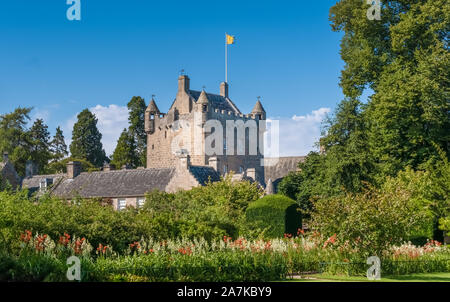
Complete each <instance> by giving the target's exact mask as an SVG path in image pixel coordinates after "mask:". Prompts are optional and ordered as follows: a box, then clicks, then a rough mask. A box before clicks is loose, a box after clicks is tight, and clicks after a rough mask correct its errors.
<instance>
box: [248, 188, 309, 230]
mask: <svg viewBox="0 0 450 302" xmlns="http://www.w3.org/2000/svg"><path fill="white" fill-rule="evenodd" d="M245 214H246V219H247V221H248V222H249V223H252V224H253V225H255V226H256V227H258V228H260V229H264V230H265V232H264V236H265V237H267V238H277V237H282V236H283V235H284V234H292V235H296V234H297V230H298V229H299V228H301V227H302V217H301V214H300V212H299V206H298V204H297V203H296V202H295V201H294V200H292V199H291V198H289V197H286V196H283V195H268V196H265V197H263V198H261V199H259V200H257V201H254V202H251V203H250V204H249V206H248V208H247V210H246V213H245Z"/></svg>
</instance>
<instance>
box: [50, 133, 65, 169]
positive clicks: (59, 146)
mask: <svg viewBox="0 0 450 302" xmlns="http://www.w3.org/2000/svg"><path fill="white" fill-rule="evenodd" d="M51 150H52V157H53V160H54V161H60V160H62V159H63V158H64V157H66V156H67V155H69V152H67V145H66V142H65V141H64V135H63V131H62V130H61V128H60V127H59V126H58V128H56V133H55V136H53V140H52V142H51Z"/></svg>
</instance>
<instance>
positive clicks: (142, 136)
mask: <svg viewBox="0 0 450 302" xmlns="http://www.w3.org/2000/svg"><path fill="white" fill-rule="evenodd" d="M127 106H128V110H129V116H128V121H129V123H130V127H129V133H130V134H131V135H132V137H133V138H134V140H135V142H136V150H137V154H138V156H139V164H138V165H139V166H143V167H146V166H147V164H146V163H147V134H146V133H145V110H146V106H145V100H144V99H142V98H141V97H140V96H134V97H133V98H132V99H131V100H130V101H129V102H128V104H127Z"/></svg>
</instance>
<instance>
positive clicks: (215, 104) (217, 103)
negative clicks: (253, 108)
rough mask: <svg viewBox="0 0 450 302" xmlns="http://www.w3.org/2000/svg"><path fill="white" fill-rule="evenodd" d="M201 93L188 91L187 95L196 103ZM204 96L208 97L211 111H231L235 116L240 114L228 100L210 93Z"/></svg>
mask: <svg viewBox="0 0 450 302" xmlns="http://www.w3.org/2000/svg"><path fill="white" fill-rule="evenodd" d="M201 93H202V92H201V91H196V90H189V94H190V95H191V96H192V97H193V98H194V100H195V102H197V101H198V99H199V98H200V95H201ZM206 96H207V97H208V101H209V103H210V104H211V107H212V108H213V109H219V110H225V111H231V112H234V113H235V114H240V113H241V112H240V111H239V109H238V108H237V107H236V105H234V104H233V102H232V101H231V100H230V99H229V98H226V97H223V96H221V95H217V94H212V93H206Z"/></svg>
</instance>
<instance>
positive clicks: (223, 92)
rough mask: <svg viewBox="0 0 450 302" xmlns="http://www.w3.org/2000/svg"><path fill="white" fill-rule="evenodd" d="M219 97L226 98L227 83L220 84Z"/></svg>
mask: <svg viewBox="0 0 450 302" xmlns="http://www.w3.org/2000/svg"><path fill="white" fill-rule="evenodd" d="M220 95H221V96H223V97H226V98H228V83H226V82H222V83H220Z"/></svg>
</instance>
